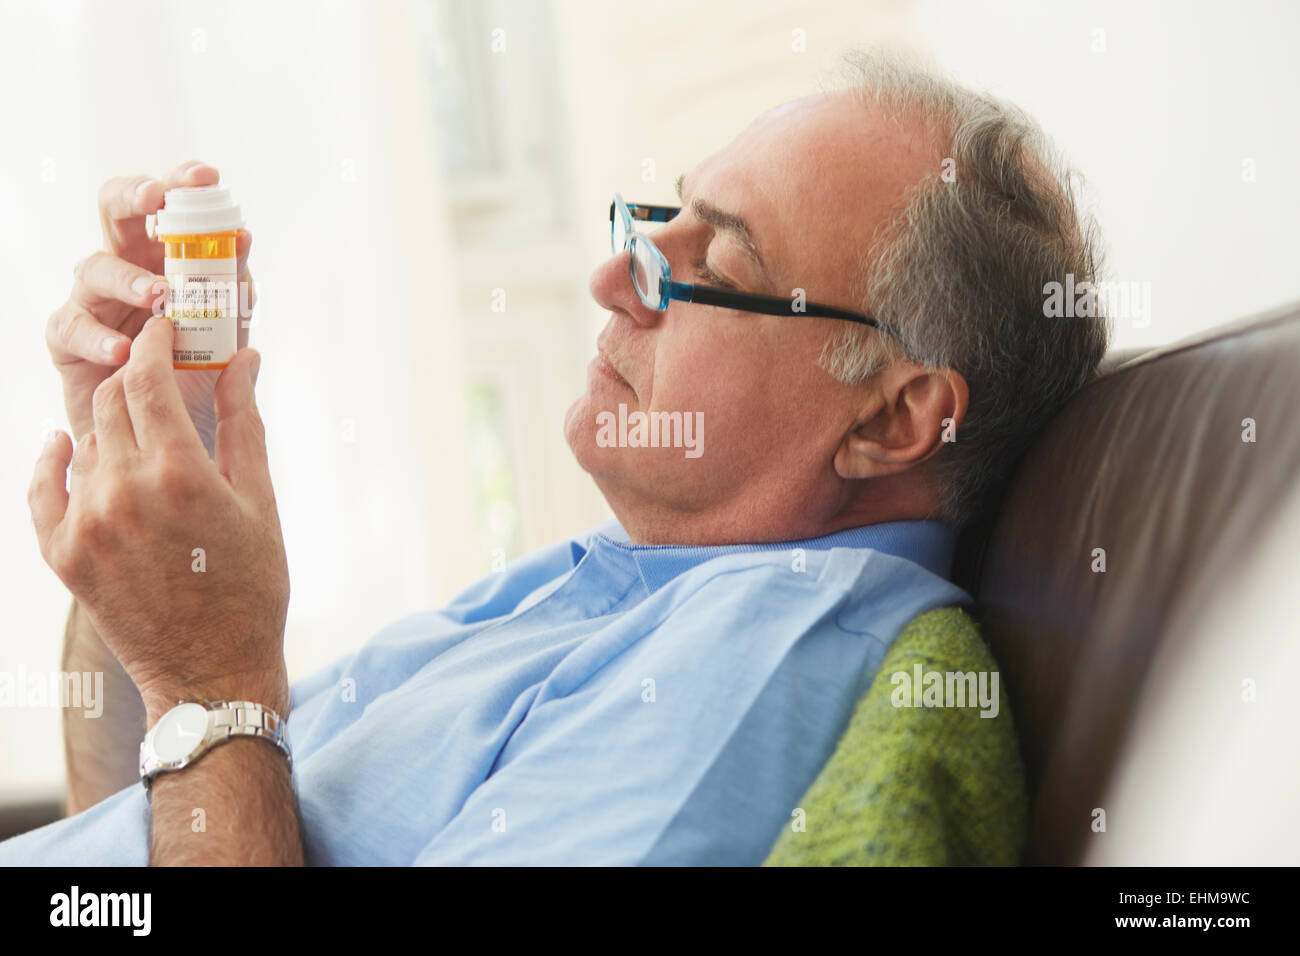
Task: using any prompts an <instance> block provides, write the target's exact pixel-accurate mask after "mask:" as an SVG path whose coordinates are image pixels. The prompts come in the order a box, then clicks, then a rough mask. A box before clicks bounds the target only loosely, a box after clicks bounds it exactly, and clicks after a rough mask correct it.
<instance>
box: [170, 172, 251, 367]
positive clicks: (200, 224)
mask: <svg viewBox="0 0 1300 956" xmlns="http://www.w3.org/2000/svg"><path fill="white" fill-rule="evenodd" d="M243 225H244V220H243V217H242V215H241V214H240V211H239V204H238V203H236V202H235V201H234V200H233V199H232V198H231V196H230V190H228V189H226V188H225V187H223V186H182V187H179V188H177V189H169V190H168V191H167V193H166V194H165V195H164V197H163V208H162V209H159V210H158V212H157V214H156V216H155V217H154V237H155V238H156V239H158V240H159V241H161V242H162V243H163V245H164V248H165V251H164V252H163V255H164V259H163V275H165V276H166V277H167V285H168V287H169V292H168V297H167V307H166V315H167V316H168V317H169V318H170V319H171V320H172V325H173V326H175V328H176V335H175V338H174V339H173V342H172V368H178V369H222V368H225V367H226V366H227V365H229V364H230V360H231V359H232V358H233V357H234V355H235V352H236V351H237V349H238V337H239V284H238V283H239V277H238V274H237V271H236V263H235V239H236V237H237V235H238V230H239V229H240V228H241V227H242V226H243Z"/></svg>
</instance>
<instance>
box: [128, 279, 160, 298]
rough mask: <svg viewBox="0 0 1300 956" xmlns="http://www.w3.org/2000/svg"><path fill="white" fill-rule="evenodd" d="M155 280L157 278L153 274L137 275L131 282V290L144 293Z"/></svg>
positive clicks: (151, 286)
mask: <svg viewBox="0 0 1300 956" xmlns="http://www.w3.org/2000/svg"><path fill="white" fill-rule="evenodd" d="M156 281H158V280H157V279H155V278H154V277H153V276H138V277H137V278H136V280H135V281H134V282H132V283H131V291H132V292H134V293H135V294H136V295H144V294H145V293H146V292H148V291H149V290H150V289H151V288H153V284H154V283H155V282H156Z"/></svg>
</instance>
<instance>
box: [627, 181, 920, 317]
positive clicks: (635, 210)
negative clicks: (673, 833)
mask: <svg viewBox="0 0 1300 956" xmlns="http://www.w3.org/2000/svg"><path fill="white" fill-rule="evenodd" d="M681 211H682V210H681V207H680V206H649V205H643V204H641V203H634V204H629V203H626V202H624V201H623V197H622V196H620V195H619V194H618V193H614V200H613V202H611V203H610V204H609V245H610V248H611V249H612V250H613V252H614V254H615V255H618V254H619V253H620V252H623V251H624V250H627V249H630V250H631V252H632V255H631V256H630V257H629V259H628V273H629V274H630V275H631V277H632V287H633V288H634V289H636V292H637V296H638V297H639V298H640V299H641V301H642V302H643V303H644V304H645V306H646V308H648V309H655V310H657V311H659V312H663V311H664V310H666V309H667V308H668V303H669V302H671V301H673V300H674V299H676V300H677V301H678V302H698V303H699V304H701V305H716V306H721V307H722V308H725V309H735V310H737V311H740V312H756V313H758V314H760V315H788V316H813V317H816V318H825V319H842V320H844V321H846V322H857V323H859V324H860V325H869V326H871V327H872V328H875V329H879V330H880V331H882V332H886V333H888V334H889V335H892V336H894V337H895V338H897V337H898V336H897V335H896V334H895V333H894V331H893V330H892V329H891V328H889V326H887V325H885V324H884V323H883V322H881V321H880V320H879V319H874V318H872V317H871V316H869V315H863V314H862V313H861V312H850V311H848V310H847V309H837V308H836V307H835V306H833V305H822V304H820V303H816V302H806V303H803V307H802V308H796V307H795V306H796V304H797V303H796V302H795V300H793V299H784V298H782V297H780V296H773V295H757V294H755V293H752V292H733V291H732V290H730V289H719V288H717V287H716V286H707V285H698V284H696V283H693V282H674V281H673V279H672V270H671V269H670V268H669V265H668V259H667V257H666V256H664V254H663V253H662V252H660V251H659V247H658V246H656V245H655V244H654V241H653V240H652V239H651V238H650V237H649V236H646V235H642V234H641V233H639V232H637V231H636V221H638V220H639V221H642V222H671V221H672V220H673V219H675V218H676V217H677V215H678V214H679V213H680V212H681ZM615 216H619V217H620V219H621V221H622V224H623V232H624V235H625V236H626V239H625V241H624V244H623V249H619V248H617V247H616V246H617V242H616V240H615V238H614V237H615V235H617V233H616V230H615V226H616V225H617V224H618V221H617V220H615V218H614V217H615ZM638 243H645V245H646V247H647V248H648V249H649V250H650V251H651V252H652V253H654V259H655V261H656V262H657V263H658V265H659V282H658V286H659V298H658V301H657V302H652V301H650V300H649V299H647V297H646V295H645V294H643V293H642V291H641V288H640V286H639V285H638V284H637V281H636V258H637V257H636V251H637V250H636V246H637V244H638Z"/></svg>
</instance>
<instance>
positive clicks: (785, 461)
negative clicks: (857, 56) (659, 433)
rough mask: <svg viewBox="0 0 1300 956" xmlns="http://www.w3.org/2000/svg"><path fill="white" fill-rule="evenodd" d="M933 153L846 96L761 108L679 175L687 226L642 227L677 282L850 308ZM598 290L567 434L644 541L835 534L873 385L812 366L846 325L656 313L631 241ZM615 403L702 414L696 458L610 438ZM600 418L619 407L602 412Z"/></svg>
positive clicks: (597, 275)
mask: <svg viewBox="0 0 1300 956" xmlns="http://www.w3.org/2000/svg"><path fill="white" fill-rule="evenodd" d="M940 160H941V157H940V156H938V155H937V153H936V152H935V151H934V150H933V149H932V148H929V147H928V145H927V144H926V143H925V142H922V141H921V140H920V139H919V138H918V137H917V136H916V135H915V134H914V133H912V132H910V131H909V130H908V129H905V128H904V127H902V126H901V125H900V124H896V123H892V122H888V121H886V120H885V119H884V118H883V117H879V116H877V115H876V114H875V113H874V112H872V111H869V110H868V109H867V108H866V107H864V106H862V105H861V104H860V103H858V102H856V101H854V100H853V99H851V98H849V97H847V96H845V95H843V94H837V95H831V96H817V97H813V98H809V99H806V100H800V101H797V102H795V103H791V104H786V105H785V106H782V107H778V108H777V109H775V110H772V111H770V112H769V113H766V114H764V115H763V116H761V117H759V118H758V119H757V120H755V121H754V122H753V123H752V124H751V125H750V126H749V127H748V128H747V129H746V130H745V131H744V132H743V133H742V134H741V135H740V136H739V137H737V139H736V140H735V141H733V142H732V143H731V144H730V145H729V146H727V147H726V148H725V149H723V150H721V151H720V152H718V153H716V154H714V155H713V156H711V157H709V158H708V159H706V160H705V161H704V162H702V163H700V164H699V165H697V166H696V167H695V168H694V169H692V170H691V171H690V173H689V174H688V175H686V176H685V177H684V180H683V181H682V182H681V184H680V186H681V199H682V202H681V205H682V207H683V208H682V212H681V214H680V215H678V216H677V218H676V219H674V220H673V221H672V222H670V223H667V224H664V225H659V226H649V227H647V225H646V224H644V223H641V224H638V229H640V230H641V231H644V232H646V233H648V234H649V235H650V236H652V237H653V239H654V241H655V244H656V245H657V246H658V247H659V249H660V250H661V251H662V252H663V254H664V255H665V256H666V257H667V259H668V262H669V265H670V267H671V269H672V278H673V280H674V281H676V282H692V283H699V284H702V285H710V286H722V287H724V288H726V287H733V288H735V289H737V290H740V291H744V292H754V293H761V294H766V295H773V296H782V297H786V298H791V297H792V296H793V295H794V294H795V290H796V289H802V290H803V293H804V296H805V298H806V301H808V302H818V303H823V304H827V305H833V306H839V307H841V308H846V309H852V310H855V311H856V310H859V309H860V308H861V305H862V304H861V303H860V302H857V301H854V299H853V294H852V289H853V283H854V280H855V278H856V276H857V274H858V270H859V268H860V257H861V255H862V253H863V252H864V251H865V249H866V248H867V246H868V245H869V244H870V242H871V240H872V237H873V235H874V233H875V231H876V228H877V227H878V226H879V225H880V224H881V223H883V222H884V221H885V220H886V219H887V217H888V216H889V214H890V213H891V211H892V210H893V209H894V208H896V207H897V206H898V205H899V204H900V203H901V202H902V201H903V198H904V193H905V190H906V189H907V188H908V187H909V186H911V185H913V184H914V183H915V182H917V181H918V179H919V178H920V177H921V175H922V174H923V172H924V171H925V170H926V169H930V168H935V167H937V165H938V163H939V162H940ZM627 199H628V201H629V202H633V203H635V202H637V201H638V199H639V197H637V196H635V195H628V196H627ZM641 201H646V200H645V199H641ZM697 202H698V203H704V204H707V206H709V207H712V208H713V209H716V210H720V211H721V212H724V213H727V214H729V215H732V216H736V217H739V218H740V219H742V220H743V221H744V223H745V225H746V227H747V230H748V233H749V236H750V237H751V238H752V241H753V249H754V252H755V253H756V255H752V254H750V252H749V251H747V243H746V242H745V241H744V239H743V238H742V236H741V235H740V234H739V233H738V232H736V231H735V230H729V229H726V228H723V227H721V226H719V225H710V224H709V222H707V221H706V218H709V217H707V216H706V217H705V218H701V216H700V215H699V214H698V212H699V211H700V210H698V209H697V208H696V207H695V204H696V203H697ZM710 272H711V273H712V274H713V275H712V276H711V275H709V273H710ZM719 280H721V281H719ZM590 289H591V294H592V296H593V297H594V298H595V300H596V301H597V302H599V303H600V304H601V305H602V306H604V307H605V308H607V309H608V310H609V321H608V322H607V323H606V325H605V328H604V330H603V331H602V332H601V333H600V336H599V337H598V339H597V343H596V344H597V355H596V357H595V358H594V359H593V360H592V362H591V364H590V366H589V367H588V375H587V390H586V392H585V393H584V394H583V395H582V396H581V397H580V398H579V399H578V400H577V401H576V402H574V403H573V405H572V406H571V407H570V409H569V412H568V415H567V416H566V420H565V432H566V436H567V438H568V441H569V445H570V447H571V448H572V449H573V452H574V455H575V456H576V458H577V460H578V462H579V464H581V465H582V467H583V468H584V469H585V470H586V471H588V472H589V473H590V474H591V475H592V477H593V478H594V479H595V481H596V483H597V485H598V486H599V487H600V489H601V491H602V492H603V493H604V495H605V497H606V500H607V501H608V502H609V503H610V506H611V508H612V509H613V510H614V513H615V514H616V515H617V516H618V517H619V519H620V521H621V522H622V523H623V525H624V527H626V528H627V529H628V531H629V533H631V534H632V536H633V540H648V541H654V540H665V541H682V542H684V541H687V540H697V539H698V540H709V541H715V542H718V543H722V542H726V541H760V540H782V539H789V538H795V537H803V536H813V535H815V534H821V533H824V531H823V529H822V525H823V523H824V522H825V521H826V520H828V519H829V518H830V516H831V515H833V514H834V512H835V511H836V509H839V508H842V507H843V506H844V504H845V498H846V496H847V495H850V494H855V493H857V489H856V488H851V487H849V486H848V485H846V483H845V482H844V481H843V479H842V478H841V477H840V476H838V475H837V474H836V471H835V468H834V467H833V465H832V462H833V460H834V458H835V455H836V451H837V449H838V448H839V447H840V445H841V443H842V442H843V441H844V439H845V435H846V433H849V432H851V431H852V428H853V425H854V422H855V420H857V419H858V418H859V416H860V415H861V413H862V410H863V393H862V390H861V389H851V388H848V387H847V386H844V385H843V384H841V383H839V382H838V381H836V380H835V379H834V378H833V377H832V376H831V375H830V374H828V373H827V372H825V371H824V370H822V369H821V368H819V367H818V366H817V359H818V357H819V356H820V355H821V352H822V348H823V346H824V344H825V342H826V341H827V339H828V337H830V336H831V335H833V334H836V333H838V332H839V331H840V330H841V328H842V320H835V319H823V318H807V317H799V316H792V317H786V316H767V315H759V314H755V313H750V312H738V311H733V310H730V309H725V308H719V307H715V306H705V305H700V304H696V303H684V302H672V303H671V304H670V305H669V306H668V309H667V310H666V311H664V312H658V311H654V310H650V309H647V308H646V307H645V306H644V304H643V303H642V302H641V300H640V298H639V297H638V296H637V293H636V290H635V288H634V287H633V285H632V281H631V278H630V276H629V274H628V254H627V253H626V252H624V253H622V254H620V255H617V256H613V257H611V258H610V259H608V260H607V261H606V262H604V263H603V264H602V265H600V266H599V267H598V268H597V269H596V270H595V272H594V273H593V274H592V277H591V282H590ZM871 334H878V333H875V332H872V333H871ZM620 405H623V406H625V412H624V418H625V419H627V418H629V416H632V413H634V412H643V413H653V412H680V413H682V418H683V419H687V418H688V417H689V418H690V419H691V420H692V422H697V423H699V424H701V425H702V435H697V436H696V439H697V441H698V440H699V439H700V438H702V441H699V444H698V451H699V454H698V457H690V456H688V455H687V453H686V452H687V450H688V449H684V448H682V447H657V448H655V447H620V446H619V445H618V444H617V442H614V443H613V444H611V442H610V440H609V439H610V438H611V437H613V438H615V439H617V438H618V437H619V436H618V428H617V425H616V424H615V426H614V428H612V429H611V428H608V427H607V428H606V429H605V430H604V432H603V433H602V431H601V428H600V423H601V421H602V420H603V421H604V423H605V424H606V425H608V424H610V422H611V421H613V422H615V423H616V422H617V420H618V417H619V406H620ZM602 412H608V413H610V415H609V416H606V417H603V418H599V419H598V416H600V413H602ZM632 420H633V421H634V419H632ZM629 432H630V429H629ZM694 454H696V452H694V451H693V452H692V455H694ZM861 484H862V483H861V482H857V483H849V485H857V486H860V485H861Z"/></svg>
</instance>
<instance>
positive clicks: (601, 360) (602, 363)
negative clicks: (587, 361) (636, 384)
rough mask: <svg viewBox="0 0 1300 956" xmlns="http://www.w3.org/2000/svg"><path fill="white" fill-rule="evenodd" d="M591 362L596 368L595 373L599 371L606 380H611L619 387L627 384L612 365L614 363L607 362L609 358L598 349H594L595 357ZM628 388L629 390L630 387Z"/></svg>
mask: <svg viewBox="0 0 1300 956" xmlns="http://www.w3.org/2000/svg"><path fill="white" fill-rule="evenodd" d="M592 362H593V364H594V365H595V366H596V369H597V371H599V372H600V373H601V374H602V375H604V376H605V377H606V378H610V379H613V380H614V381H616V382H618V383H619V384H621V385H627V384H628V381H627V379H625V378H624V377H623V374H622V373H621V372H619V370H618V368H617V367H616V366H615V365H614V363H613V362H611V361H610V360H609V356H608V355H606V354H605V353H604V352H603V351H601V350H600V349H599V348H598V349H596V357H595V358H594V359H592ZM628 387H629V388H630V387H631V386H628Z"/></svg>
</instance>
